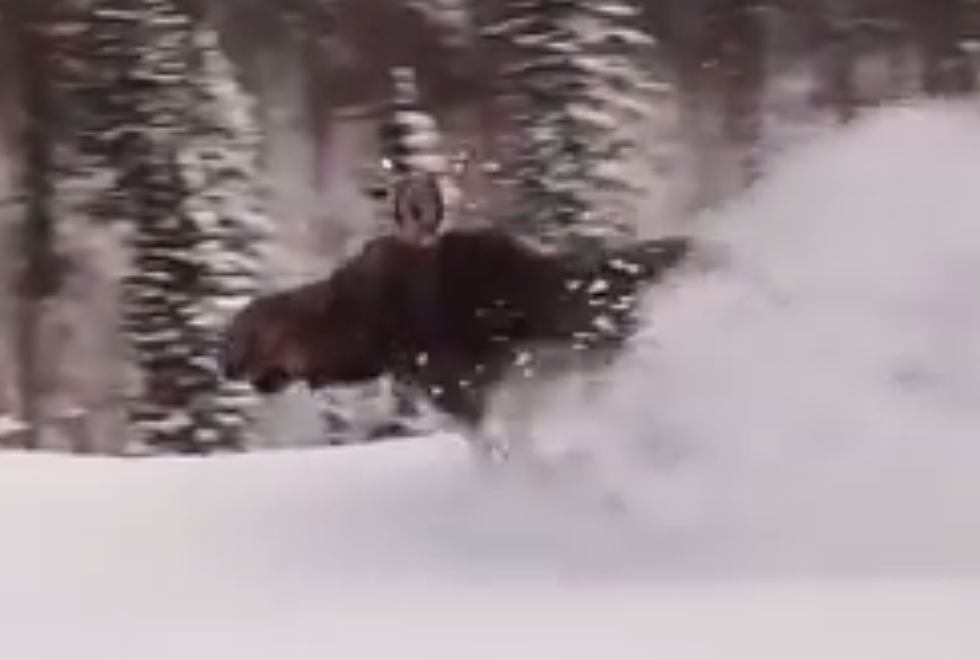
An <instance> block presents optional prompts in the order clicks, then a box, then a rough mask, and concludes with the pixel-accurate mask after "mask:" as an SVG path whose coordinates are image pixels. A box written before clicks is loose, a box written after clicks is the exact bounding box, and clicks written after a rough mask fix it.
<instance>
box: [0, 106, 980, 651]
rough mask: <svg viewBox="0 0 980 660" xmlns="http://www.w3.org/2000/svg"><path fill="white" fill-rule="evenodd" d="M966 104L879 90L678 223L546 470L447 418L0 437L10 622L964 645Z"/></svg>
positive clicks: (568, 405)
mask: <svg viewBox="0 0 980 660" xmlns="http://www.w3.org/2000/svg"><path fill="white" fill-rule="evenodd" d="M978 153H980V119H978V118H977V117H975V116H974V115H973V114H972V113H971V112H970V111H969V110H968V109H963V108H957V107H918V108H915V107H910V108H902V109H895V110H890V111H888V112H884V113H882V114H880V115H878V116H876V117H874V118H870V119H869V120H866V121H863V122H861V123H858V124H856V125H854V126H853V127H851V128H849V129H847V130H844V131H841V132H840V133H837V134H833V135H829V136H825V137H823V138H821V139H819V140H817V141H815V142H814V143H813V144H811V145H809V146H807V147H805V148H803V149H801V150H800V151H799V152H797V153H796V154H794V155H791V156H789V157H788V159H787V160H786V162H784V163H781V164H779V165H778V166H777V167H776V169H775V170H774V172H773V175H772V176H771V177H770V178H769V179H768V180H767V181H765V182H764V183H762V184H760V185H759V186H758V187H757V188H756V189H755V190H753V191H752V192H751V193H750V194H748V195H746V196H745V198H743V199H741V200H739V202H737V203H736V204H734V205H732V206H730V207H728V208H724V209H718V210H717V211H716V212H715V213H713V214H711V215H709V216H706V217H704V218H701V219H700V221H699V224H698V226H697V228H696V230H697V231H698V232H699V233H703V234H704V235H706V236H709V237H711V238H712V240H715V241H718V242H720V243H722V244H724V245H725V246H726V247H727V249H728V251H729V252H730V259H729V260H728V262H727V263H726V264H724V265H723V267H720V268H718V269H716V270H713V271H712V272H709V273H703V274H697V275H691V276H689V277H685V278H683V279H680V280H678V281H677V282H676V285H675V286H673V287H672V288H669V289H667V290H664V291H661V292H658V293H657V294H656V295H654V296H651V298H650V300H649V301H647V302H648V303H649V306H650V315H649V318H650V323H649V327H648V328H647V329H646V330H645V332H644V334H643V335H642V336H641V337H640V338H639V339H638V341H637V342H636V345H635V346H634V347H633V352H632V353H631V354H630V355H629V356H628V358H627V359H626V360H625V361H624V362H623V364H622V365H621V367H619V368H618V369H617V372H616V374H615V375H614V377H613V378H611V379H610V381H609V383H608V387H607V388H606V390H605V391H604V392H603V394H602V395H601V396H600V397H599V398H597V399H590V400H589V401H587V402H583V401H582V399H581V396H582V395H581V394H580V393H579V392H576V391H575V390H574V388H572V389H571V390H570V391H568V392H565V393H563V395H562V396H559V397H557V398H556V400H555V401H554V402H553V403H552V406H551V407H549V408H548V409H546V410H544V411H543V413H542V416H541V418H540V419H539V420H538V425H537V428H536V436H535V437H536V438H537V444H536V449H538V450H540V451H542V452H551V453H552V454H553V455H552V458H551V461H552V463H551V464H552V465H554V466H556V475H557V477H556V478H557V482H556V483H545V482H541V481H539V480H535V479H529V478H527V476H526V475H525V474H524V473H523V472H522V471H520V470H518V469H514V470H509V469H508V470H503V471H500V472H487V471H483V470H480V469H478V468H477V467H476V466H475V465H474V464H473V462H472V461H471V460H470V457H469V456H468V455H467V453H466V451H465V448H464V447H463V446H462V444H461V443H460V442H459V441H458V439H456V438H453V437H448V436H437V437H432V438H427V439H425V440H422V441H418V442H404V443H391V444H384V445H372V446H368V447H360V448H346V449H329V450H323V451H276V452H266V453H257V454H253V455H249V456H244V457H236V458H231V457H229V458H215V459H203V460H201V459H181V460H142V461H115V460H107V459H79V458H70V457H59V458H55V457H44V456H18V455H12V454H7V455H4V456H2V457H0V526H2V529H3V531H4V538H3V542H2V543H0V621H3V624H2V630H3V635H0V651H2V652H3V655H4V657H11V658H22V659H25V660H54V659H58V660H62V659H64V660H83V659H87V658H92V659H95V658H99V659H103V658H122V657H127V658H140V659H141V660H153V659H155V658H160V659H161V660H163V659H166V660H190V659H194V660H196V659H197V658H200V659H202V660H205V659H206V660H216V659H224V658H228V659H232V658H234V659H235V660H248V659H249V658H253V657H254V658H261V659H263V660H265V659H267V658H289V659H290V660H301V659H305V658H323V657H325V656H331V657H339V658H345V659H353V658H359V657H370V658H385V657H409V658H414V657H418V658H426V659H428V660H434V659H437V658H453V659H454V660H455V659H458V658H473V659H476V658H483V657H515V656H516V657H528V658H546V657H555V658H575V657H590V658H594V657H606V656H610V657H616V658H630V657H637V658H650V657H660V658H670V659H672V660H674V659H676V660H689V659H699V658H719V657H728V658H736V657H737V658H742V657H746V658H753V659H755V660H766V659H767V658H773V659H776V658H778V659H780V660H783V659H785V658H796V659H800V660H805V659H808V658H814V659H817V658H820V659H824V658H831V657H832V658H835V659H838V660H842V659H851V658H853V659H854V660H873V659H879V658H880V659H882V660H886V659H887V660H904V659H906V658H907V659H909V660H913V659H914V660H921V659H922V658H930V659H936V660H959V659H961V658H962V659H963V660H966V659H967V658H970V659H972V658H976V657H978V654H980V637H978V636H977V630H976V623H977V618H976V617H977V613H978V612H980V507H977V505H976V504H977V502H980V333H978V332H977V329H978V328H980V297H978V296H976V295H974V291H973V289H974V287H975V285H976V283H978V282H980V221H978V220H977V218H978V217H980V160H978V159H977V158H976V154H978Z"/></svg>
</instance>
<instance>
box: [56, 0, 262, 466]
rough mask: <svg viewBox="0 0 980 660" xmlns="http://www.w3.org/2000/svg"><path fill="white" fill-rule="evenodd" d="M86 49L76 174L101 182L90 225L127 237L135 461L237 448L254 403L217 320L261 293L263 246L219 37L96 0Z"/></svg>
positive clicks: (170, 9)
mask: <svg viewBox="0 0 980 660" xmlns="http://www.w3.org/2000/svg"><path fill="white" fill-rule="evenodd" d="M76 43H77V49H76V53H75V54H76V58H77V60H78V63H79V67H78V68H79V76H78V82H77V84H76V85H74V86H73V88H72V92H73V97H74V98H73V100H74V101H75V103H74V107H75V108H77V110H76V111H75V112H76V120H77V122H78V123H77V125H78V130H77V131H76V136H77V139H76V140H74V141H73V142H74V144H73V151H74V152H75V156H76V158H75V163H76V165H77V167H78V170H77V171H80V172H85V171H92V172H96V173H99V174H100V176H99V177H97V180H96V183H95V184H91V185H90V187H91V188H92V190H89V191H88V198H89V199H90V202H91V203H90V204H89V209H90V212H91V213H92V215H93V216H97V217H99V218H101V219H103V220H105V221H109V222H112V223H114V224H115V225H116V226H118V227H119V228H120V229H121V230H122V231H123V232H124V235H125V238H126V243H127V245H128V247H129V251H130V258H131V268H130V271H129V273H128V274H127V275H126V277H125V278H124V280H123V304H122V308H123V328H124V330H125V333H126V336H127V337H128V339H129V342H130V346H131V349H132V353H133V357H134V360H135V364H136V367H137V373H138V379H139V381H140V382H139V392H138V394H136V396H135V397H134V398H133V400H132V401H131V403H130V416H131V420H132V422H133V427H134V431H135V433H136V436H137V440H136V442H135V444H134V446H133V451H138V452H139V451H167V452H193V453H196V452H206V451H211V450H214V449H232V448H240V447H242V446H243V445H244V443H245V442H246V439H247V438H246V434H245V429H246V428H247V426H248V422H247V421H246V419H247V412H246V410H247V408H248V404H247V401H246V399H247V398H248V397H246V395H245V393H244V392H243V391H240V390H233V389H226V388H227V387H228V386H226V385H224V384H223V383H222V380H221V378H220V375H219V373H218V369H217V361H216V359H215V358H216V355H215V350H214V349H215V347H216V339H217V337H216V331H217V329H218V327H219V326H220V321H221V319H222V318H223V317H224V315H225V314H227V313H228V311H230V307H231V306H232V305H233V304H236V303H237V302H240V299H241V296H242V295H245V294H247V293H248V292H251V291H255V290H257V288H258V281H257V278H256V270H257V259H258V258H259V255H258V254H257V253H256V252H254V246H255V245H257V244H259V243H261V241H262V237H263V236H264V233H265V229H263V228H262V226H261V225H262V223H261V214H260V213H258V212H257V210H256V207H255V201H256V199H257V198H256V196H255V194H254V193H255V192H256V191H255V190H253V187H252V182H253V180H254V176H255V172H254V167H255V163H254V159H255V153H254V152H255V149H256V142H255V140H256V136H255V135H254V131H253V129H252V128H251V126H250V122H249V120H247V119H245V115H243V114H242V113H243V112H245V110H246V109H245V108H244V107H242V105H241V103H240V99H241V96H240V94H239V93H238V92H237V91H236V90H235V87H234V81H233V79H232V78H231V77H230V74H229V71H228V70H227V66H226V63H224V61H223V59H222V58H221V57H220V55H219V53H218V51H217V48H216V44H215V42H214V40H213V36H209V35H208V33H207V32H205V31H203V28H200V27H195V25H194V23H193V22H192V21H191V20H190V19H189V17H187V16H186V15H184V14H182V13H181V12H180V11H179V10H178V9H177V7H176V6H175V5H174V3H173V2H171V1H170V0H151V1H149V2H145V3H141V4H139V5H134V4H133V3H130V2H126V1H125V0H97V2H95V4H94V5H93V6H92V8H91V9H90V12H89V18H88V20H87V25H86V28H85V30H83V31H81V32H80V33H79V35H78V38H77V41H76Z"/></svg>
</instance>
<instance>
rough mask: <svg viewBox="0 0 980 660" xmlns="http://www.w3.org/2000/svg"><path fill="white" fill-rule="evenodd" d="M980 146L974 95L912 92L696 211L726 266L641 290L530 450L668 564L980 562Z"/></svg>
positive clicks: (827, 568) (792, 566)
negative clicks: (595, 368)
mask: <svg viewBox="0 0 980 660" xmlns="http://www.w3.org/2000/svg"><path fill="white" fill-rule="evenodd" d="M977 153H980V117H978V116H977V114H976V113H975V112H973V111H972V109H971V108H969V107H962V106H949V105H937V106H932V105H924V106H923V105H918V106H906V107H900V108H893V109H889V110H886V111H883V112H880V113H876V114H874V115H872V116H869V117H868V118H866V119H864V120H862V121H858V122H856V123H855V124H854V125H853V126H851V127H849V128H846V129H843V130H838V131H836V132H833V133H830V134H828V135H825V136H821V137H820V138H819V139H815V140H814V141H813V142H812V143H811V144H809V145H806V146H804V147H802V148H800V149H798V150H797V151H795V152H792V153H790V154H789V155H787V156H786V157H785V160H784V161H783V162H780V163H777V164H776V165H775V166H774V167H773V169H772V173H771V175H770V176H769V177H768V178H767V179H766V180H765V181H763V182H762V183H760V184H759V185H758V186H757V187H756V188H755V189H754V190H752V191H751V192H750V193H749V194H747V195H745V196H744V197H743V198H741V199H740V200H738V201H737V202H735V203H733V204H731V205H729V206H727V207H724V208H718V209H715V210H714V211H713V212H711V213H710V214H706V215H705V216H704V217H702V218H699V220H698V221H697V223H696V225H695V231H696V232H698V233H699V234H702V235H704V236H705V237H708V238H710V240H712V241H715V242H716V243H720V244H722V245H723V246H724V247H725V248H726V250H727V252H728V253H729V259H728V263H726V264H725V265H723V266H721V267H720V268H718V269H716V270H714V271H713V272H710V273H704V274H693V275H689V276H685V277H683V278H681V279H680V280H679V281H677V282H676V283H675V285H674V286H672V287H670V288H668V289H665V290H662V291H658V292H656V293H655V294H653V295H652V296H651V297H650V300H649V301H648V303H649V318H648V326H647V328H646V330H645V332H644V334H643V336H642V337H641V338H640V340H639V341H638V342H636V346H635V350H634V353H633V354H632V355H631V356H630V357H629V359H627V360H625V361H624V363H623V364H622V365H621V366H620V367H619V368H618V369H617V371H616V373H615V376H614V377H613V378H611V379H610V382H609V383H608V386H607V390H606V392H605V394H604V395H603V397H602V398H601V399H600V400H599V401H590V402H589V403H588V404H587V407H586V406H584V405H583V404H582V401H581V399H580V398H578V397H579V395H577V394H569V395H567V396H566V397H564V398H561V399H559V401H558V402H557V403H556V404H555V407H556V410H554V411H549V412H548V413H546V414H544V415H543V416H542V419H541V420H540V421H539V423H538V428H537V430H536V438H537V440H536V443H537V444H538V445H539V448H552V449H554V448H556V447H557V448H558V449H557V450H556V451H558V452H559V454H560V453H561V452H564V455H565V456H566V457H568V456H572V457H574V458H575V459H576V463H575V464H576V465H578V466H580V467H581V466H583V465H584V466H586V468H587V470H586V471H585V473H586V474H588V475H590V476H589V479H591V481H589V482H584V483H583V477H582V476H581V475H579V476H576V477H574V478H571V477H570V478H568V479H566V481H569V482H573V483H574V487H575V488H576V489H579V490H588V489H590V488H591V489H592V490H593V494H596V493H600V494H603V496H604V497H613V498H614V499H615V500H617V501H618V502H619V504H620V506H621V507H622V508H624V509H625V510H626V512H627V515H626V516H625V517H624V520H626V521H628V524H627V525H626V527H627V528H629V529H630V530H631V532H635V531H636V530H637V528H639V529H641V530H642V531H643V533H644V534H647V535H649V536H648V538H649V539H651V544H652V547H653V548H654V549H653V550H651V552H654V553H656V552H665V550H664V549H665V548H672V549H673V550H672V552H675V553H676V560H677V562H678V563H679V564H681V565H682V566H687V567H691V568H697V569H699V570H700V569H703V568H706V567H710V568H711V569H718V570H727V569H733V570H753V571H781V570H785V571H804V572H815V573H818V574H825V573H827V572H860V573H868V572H871V573H884V574H890V573H892V572H895V571H900V572H913V573H933V572H936V571H940V572H942V571H945V570H952V571H966V572H971V573H973V572H976V571H977V570H978V569H980V509H978V508H977V507H976V505H975V504H976V502H978V501H980V444H978V443H977V440H978V439H980V297H978V296H977V295H976V287H977V285H978V283H980V221H978V218H980V161H978V160H977V157H976V154H977ZM569 408H571V409H569ZM582 409H587V410H588V411H589V413H590V414H589V415H588V416H583V415H581V414H575V412H574V411H576V410H582ZM568 469H569V468H567V467H566V468H565V470H566V471H567V470H568ZM560 471H561V470H560ZM629 538H630V539H631V541H630V543H632V542H633V541H635V537H633V536H630V537H629ZM663 559H664V558H663V557H661V560H663Z"/></svg>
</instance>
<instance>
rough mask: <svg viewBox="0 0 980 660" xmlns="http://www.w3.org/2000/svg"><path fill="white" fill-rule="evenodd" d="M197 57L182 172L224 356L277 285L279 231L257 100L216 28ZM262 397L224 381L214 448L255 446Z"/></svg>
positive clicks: (209, 317)
mask: <svg viewBox="0 0 980 660" xmlns="http://www.w3.org/2000/svg"><path fill="white" fill-rule="evenodd" d="M192 39H193V40H192V45H193V49H192V51H191V54H192V55H193V56H195V57H196V61H195V62H194V66H193V74H194V79H193V80H192V81H191V82H192V87H191V92H192V94H193V96H192V103H191V106H190V107H189V108H188V114H189V117H188V121H187V126H186V128H187V134H186V135H185V136H182V137H181V139H180V142H181V144H180V163H179V164H180V171H181V173H182V176H183V179H184V186H185V188H186V192H187V196H186V197H185V199H184V203H183V206H182V208H181V212H182V213H183V214H185V215H186V216H188V217H189V218H191V219H192V220H193V222H194V223H195V224H196V225H197V226H198V227H199V228H200V231H201V244H200V246H199V249H200V254H201V257H202V258H203V263H204V264H205V267H206V271H205V272H206V277H207V280H208V286H207V290H206V291H205V295H204V297H203V298H202V300H201V310H200V311H201V316H200V318H199V322H200V323H201V324H202V329H203V330H204V332H205V336H206V337H207V338H209V339H210V343H211V347H210V351H209V352H208V354H209V355H211V356H214V355H216V353H217V350H218V346H219V341H220V338H221V332H222V329H223V328H224V327H225V325H226V324H227V322H228V320H229V318H230V316H231V315H232V314H233V313H234V312H235V311H236V310H237V309H238V308H239V307H240V306H241V305H242V304H244V303H245V302H246V301H247V300H248V299H249V298H250V297H252V296H254V295H255V294H256V293H258V292H259V291H261V290H262V289H264V288H266V285H267V284H271V283H272V282H273V281H274V280H275V277H274V275H275V273H274V272H273V270H272V269H271V268H270V266H271V265H272V264H274V263H275V262H276V261H277V257H279V256H280V255H278V254H277V253H276V252H275V250H274V246H275V243H274V228H273V227H272V226H271V222H270V219H269V217H268V215H267V213H266V209H265V205H264V202H263V200H264V197H265V193H266V190H265V185H264V181H263V176H262V173H261V171H260V164H259V157H260V153H261V148H262V143H261V135H260V133H259V129H258V125H257V119H256V117H255V112H254V107H253V103H252V101H251V99H250V98H249V97H248V96H247V95H246V94H245V93H244V91H243V90H242V87H241V85H240V83H239V81H238V79H237V78H236V75H235V71H234V70H233V67H232V66H231V63H230V62H229V61H228V59H227V57H226V56H225V54H224V53H223V51H222V50H221V46H220V43H219V42H218V36H217V34H216V33H215V32H214V30H212V29H211V28H209V27H208V26H205V25H200V24H199V25H196V26H194V28H193V34H192ZM256 403H257V400H256V399H255V397H254V395H253V394H252V393H251V392H250V390H249V388H247V387H246V386H244V385H242V384H238V383H229V382H227V381H225V380H223V379H219V380H218V382H217V383H216V384H215V386H214V387H213V388H212V389H211V390H209V391H208V392H207V393H206V394H205V395H204V396H202V397H201V399H200V400H199V401H198V404H199V405H198V431H199V433H210V434H211V437H210V438H208V439H206V442H207V443H208V444H210V445H216V446H236V445H239V444H242V443H244V442H246V441H247V439H248V437H249V433H250V429H251V427H252V421H253V420H252V417H251V415H250V412H251V411H252V410H253V409H254V408H255V405H256Z"/></svg>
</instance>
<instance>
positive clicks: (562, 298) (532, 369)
mask: <svg viewBox="0 0 980 660" xmlns="http://www.w3.org/2000/svg"><path fill="white" fill-rule="evenodd" d="M393 201H394V204H393V206H394V210H395V213H394V216H395V217H394V220H395V222H394V225H395V231H394V232H393V233H391V234H387V235H383V236H380V237H377V238H374V239H372V240H370V241H368V242H367V243H366V244H365V245H364V246H363V247H362V248H361V249H360V251H359V252H357V253H355V254H354V255H353V256H351V257H349V258H347V259H346V260H345V261H343V262H342V263H341V264H340V265H339V267H337V268H336V269H335V270H334V271H333V272H332V273H330V274H329V275H328V276H327V277H325V278H323V279H319V280H316V281H313V282H310V283H307V284H303V285H300V286H296V287H293V288H289V289H285V290H282V291H278V292H274V293H271V294H267V295H260V296H258V297H256V298H254V299H253V300H252V301H250V302H249V303H247V304H246V305H245V306H244V307H243V308H242V309H241V310H239V312H238V313H237V314H235V316H234V317H233V318H232V320H231V322H230V324H229V327H228V329H227V334H226V336H225V338H224V345H223V356H222V364H223V371H224V374H225V376H226V377H227V378H229V379H238V380H244V381H247V382H249V383H250V384H251V385H252V386H253V387H254V388H255V389H256V390H257V391H258V392H261V393H263V394H266V395H272V394H276V393H279V392H282V391H283V390H285V389H287V388H288V387H291V386H292V385H294V384H305V385H306V386H307V387H309V388H310V389H311V390H317V389H320V388H325V387H336V386H343V385H349V384H357V383H363V382H368V381H371V380H373V379H376V378H379V377H382V376H389V377H392V378H393V379H394V380H395V381H396V382H399V383H402V384H404V385H406V386H408V387H409V388H411V389H412V390H415V391H417V392H418V393H419V394H420V395H422V396H423V397H426V398H427V399H428V400H429V401H430V402H431V403H432V404H433V406H434V408H435V409H436V410H438V411H440V412H442V413H444V414H445V415H447V416H448V417H449V418H450V419H451V420H453V421H454V422H456V424H457V425H459V426H461V427H462V429H463V430H464V431H465V433H464V435H466V436H467V437H468V438H470V439H477V438H480V439H482V440H486V438H485V436H484V435H483V434H482V431H483V430H485V426H486V425H485V422H486V418H487V415H488V406H489V403H490V401H491V397H492V396H493V395H494V393H495V392H497V391H499V390H500V389H501V387H503V386H504V385H505V384H506V383H508V382H513V380H514V379H519V378H524V379H527V378H533V377H547V378H555V377H560V376H561V375H562V374H565V373H569V372H570V371H573V370H575V369H580V368H583V365H593V366H594V365H596V364H600V365H605V364H609V363H610V362H612V361H613V360H614V359H615V358H616V356H617V355H619V354H620V353H621V352H622V348H623V347H624V345H625V343H626V341H627V340H628V339H629V338H630V337H631V336H633V334H634V333H635V330H636V328H637V325H638V323H639V319H638V318H637V316H638V308H639V304H640V299H641V295H642V294H643V292H644V291H645V290H647V289H648V288H649V287H652V286H653V285H655V284H657V283H658V282H661V281H662V280H663V279H664V278H665V277H667V276H668V275H669V274H670V273H671V272H672V271H674V270H675V269H676V268H677V267H678V266H680V265H681V264H683V263H684V262H685V261H687V260H688V259H689V257H690V256H691V255H692V254H693V253H694V251H695V244H694V241H693V239H690V238H687V237H683V236H669V237H665V238H658V239H649V240H637V241H634V242H633V243H631V244H628V245H625V246H619V247H609V246H603V247H596V248H595V249H592V250H587V249H581V250H570V249H558V250H550V251H549V250H546V249H544V248H542V247H539V246H535V245H532V244H531V243H530V242H528V241H526V240H523V239H521V238H519V237H516V236H514V235H512V234H510V233H508V232H506V231H504V230H502V229H499V228H496V227H481V228H468V229H463V228H453V229H447V230H442V231H440V226H441V224H442V221H443V209H442V204H441V196H440V195H439V192H438V187H437V183H436V182H435V181H434V180H433V179H432V178H431V177H415V178H409V179H407V180H405V181H403V182H401V183H400V184H399V185H397V186H396V187H395V190H394V199H393ZM589 368H591V367H589ZM484 448H486V447H484Z"/></svg>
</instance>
